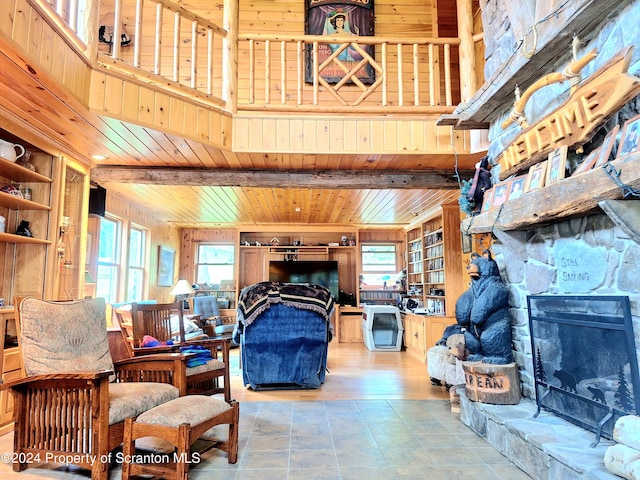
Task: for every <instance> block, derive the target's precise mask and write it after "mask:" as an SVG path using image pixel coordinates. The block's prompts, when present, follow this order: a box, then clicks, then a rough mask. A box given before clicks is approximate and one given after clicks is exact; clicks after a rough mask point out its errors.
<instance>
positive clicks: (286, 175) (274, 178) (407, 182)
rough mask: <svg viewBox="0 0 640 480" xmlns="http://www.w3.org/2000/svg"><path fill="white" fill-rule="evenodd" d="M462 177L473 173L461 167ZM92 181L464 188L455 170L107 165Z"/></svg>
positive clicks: (273, 185) (162, 183)
mask: <svg viewBox="0 0 640 480" xmlns="http://www.w3.org/2000/svg"><path fill="white" fill-rule="evenodd" d="M459 175H460V180H466V179H469V178H471V177H472V176H473V172H472V171H460V172H459ZM91 181H93V182H96V183H99V184H106V183H139V184H154V185H191V186H212V185H216V186H238V187H257V188H283V187H285V188H286V187H292V188H316V189H318V188H320V189H336V188H345V189H414V188H415V189H435V190H452V189H457V188H460V185H459V184H458V179H457V178H456V176H455V172H454V171H453V170H428V171H427V170H394V171H389V170H384V171H381V170H238V169H224V170H221V169H204V168H162V167H159V168H150V167H118V166H103V167H96V168H94V169H93V170H91Z"/></svg>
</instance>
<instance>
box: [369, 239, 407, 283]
mask: <svg viewBox="0 0 640 480" xmlns="http://www.w3.org/2000/svg"><path fill="white" fill-rule="evenodd" d="M360 249H361V250H360V252H361V257H362V272H361V274H360V284H361V287H362V286H367V287H372V288H384V287H385V286H386V287H388V288H393V286H394V285H395V284H396V282H397V281H398V272H399V271H400V268H399V267H398V246H397V245H396V244H395V243H363V244H361V245H360Z"/></svg>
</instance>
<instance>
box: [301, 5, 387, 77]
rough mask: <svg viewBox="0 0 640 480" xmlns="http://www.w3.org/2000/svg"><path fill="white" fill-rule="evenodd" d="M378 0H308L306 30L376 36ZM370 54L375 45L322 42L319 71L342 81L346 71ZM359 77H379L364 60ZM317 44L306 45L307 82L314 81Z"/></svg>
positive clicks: (357, 75) (327, 33)
mask: <svg viewBox="0 0 640 480" xmlns="http://www.w3.org/2000/svg"><path fill="white" fill-rule="evenodd" d="M373 4H374V0H342V1H341V2H336V1H331V0H305V29H304V30H305V34H306V35H326V36H329V37H331V36H333V37H338V36H339V37H350V36H364V37H367V36H373V34H374V28H373V27H374V9H373ZM367 56H369V57H371V58H372V59H373V58H374V48H373V45H361V46H359V47H358V48H356V47H354V46H353V45H352V44H350V43H321V44H318V66H319V67H320V72H319V75H320V76H321V77H322V78H323V79H324V80H325V81H326V82H328V83H338V82H340V81H341V80H342V78H343V77H344V76H345V74H346V72H349V71H351V70H353V69H354V68H358V66H359V63H360V62H361V61H362V60H363V59H366V57H367ZM356 77H357V78H358V79H359V80H360V81H361V82H363V83H366V84H370V83H373V82H374V81H375V71H374V69H373V67H372V66H371V64H370V63H368V62H364V65H362V66H360V68H359V69H358V71H357V74H356ZM313 80H314V65H313V45H307V46H306V68H305V82H307V83H313Z"/></svg>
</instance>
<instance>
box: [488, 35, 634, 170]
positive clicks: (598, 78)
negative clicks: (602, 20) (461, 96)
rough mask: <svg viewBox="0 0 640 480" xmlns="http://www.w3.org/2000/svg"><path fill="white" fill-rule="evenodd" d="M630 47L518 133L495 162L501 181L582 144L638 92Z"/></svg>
mask: <svg viewBox="0 0 640 480" xmlns="http://www.w3.org/2000/svg"><path fill="white" fill-rule="evenodd" d="M632 49H633V47H627V48H625V49H624V50H622V51H621V52H619V53H618V54H616V55H615V56H614V57H613V58H612V59H611V60H610V61H609V62H608V63H607V64H606V65H604V66H603V67H602V68H601V69H600V70H598V71H597V72H595V73H594V74H593V75H592V76H591V77H589V78H588V79H587V80H586V81H585V82H584V83H583V84H581V85H580V86H579V87H578V88H577V89H576V90H575V91H574V92H573V93H572V95H571V96H570V97H569V99H568V100H567V101H566V102H565V103H564V104H563V105H562V106H560V107H559V108H557V109H556V110H554V111H553V112H552V113H550V114H549V115H547V116H546V117H544V118H542V119H541V120H540V121H538V122H537V123H536V124H535V125H532V126H530V127H527V128H525V129H523V130H522V132H520V134H519V135H518V136H517V137H516V138H515V140H514V141H513V142H511V144H509V146H508V147H507V148H506V149H505V150H504V151H503V152H502V154H501V155H500V156H499V157H498V158H497V159H496V160H497V162H498V164H499V165H500V179H501V180H504V179H506V178H508V177H510V176H511V175H514V174H516V173H518V172H520V171H523V170H525V169H527V168H529V167H530V166H532V165H534V164H536V163H538V162H540V161H541V160H543V159H546V158H547V157H548V155H549V153H550V152H552V151H553V150H555V149H557V148H560V147H563V146H569V147H572V146H576V145H582V144H584V143H585V142H587V141H588V140H589V138H590V136H591V134H592V133H593V132H595V130H596V129H597V128H598V127H599V126H600V125H602V124H603V123H605V122H606V121H607V120H608V119H609V118H610V117H611V115H613V114H614V113H615V112H617V111H618V110H619V109H620V108H621V107H622V106H623V105H624V104H626V103H627V102H629V101H630V100H631V99H632V98H633V97H635V96H636V95H637V94H638V93H640V78H638V77H635V76H633V75H630V74H628V73H626V72H627V70H628V68H629V63H630V61H631V52H632Z"/></svg>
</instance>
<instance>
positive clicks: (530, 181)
mask: <svg viewBox="0 0 640 480" xmlns="http://www.w3.org/2000/svg"><path fill="white" fill-rule="evenodd" d="M546 172H547V160H543V161H542V162H540V163H537V164H535V165H532V166H531V168H529V174H528V175H527V182H526V184H525V186H524V191H525V192H530V191H531V190H536V189H537V188H541V187H544V177H545V173H546Z"/></svg>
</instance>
